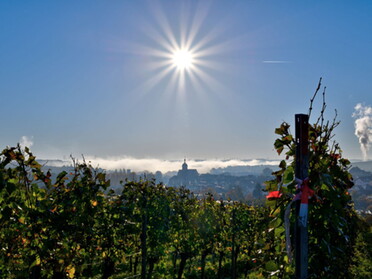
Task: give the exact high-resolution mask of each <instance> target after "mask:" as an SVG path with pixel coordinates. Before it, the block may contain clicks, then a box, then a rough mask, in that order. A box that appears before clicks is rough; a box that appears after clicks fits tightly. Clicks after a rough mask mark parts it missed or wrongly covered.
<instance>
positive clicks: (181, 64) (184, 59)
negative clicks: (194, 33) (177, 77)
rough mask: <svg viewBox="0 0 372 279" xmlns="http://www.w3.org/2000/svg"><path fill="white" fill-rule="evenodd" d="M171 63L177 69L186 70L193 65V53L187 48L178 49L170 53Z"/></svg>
mask: <svg viewBox="0 0 372 279" xmlns="http://www.w3.org/2000/svg"><path fill="white" fill-rule="evenodd" d="M172 63H173V65H174V66H175V67H177V69H178V70H180V71H184V70H188V69H190V68H191V67H192V66H193V63H194V57H193V53H192V52H191V51H190V50H188V49H178V50H175V51H174V52H173V54H172Z"/></svg>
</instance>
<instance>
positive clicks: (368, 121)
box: [352, 103, 372, 160]
mask: <svg viewBox="0 0 372 279" xmlns="http://www.w3.org/2000/svg"><path fill="white" fill-rule="evenodd" d="M354 109H355V112H354V113H353V115H352V116H353V117H354V118H355V123H354V126H355V135H356V136H357V137H358V139H359V144H360V149H361V150H362V153H363V160H367V158H368V150H369V148H370V146H371V142H372V107H370V106H364V105H362V104H360V103H359V104H357V105H356V106H355V107H354Z"/></svg>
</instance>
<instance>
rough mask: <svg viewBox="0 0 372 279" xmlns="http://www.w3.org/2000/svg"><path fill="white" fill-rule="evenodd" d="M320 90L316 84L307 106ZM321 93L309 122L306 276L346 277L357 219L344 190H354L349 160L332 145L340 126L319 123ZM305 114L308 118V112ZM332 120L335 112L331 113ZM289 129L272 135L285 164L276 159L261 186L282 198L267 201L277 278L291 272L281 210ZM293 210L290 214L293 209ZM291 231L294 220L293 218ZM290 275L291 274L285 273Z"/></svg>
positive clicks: (288, 186) (287, 186) (290, 167)
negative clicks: (273, 169)
mask: <svg viewBox="0 0 372 279" xmlns="http://www.w3.org/2000/svg"><path fill="white" fill-rule="evenodd" d="M319 88H320V83H319V85H318V88H317V91H316V92H315V94H314V97H313V98H312V99H311V104H310V113H311V110H312V102H313V100H314V98H315V96H316V93H317V92H318V90H319ZM325 107H326V105H325V102H324V92H323V107H322V111H321V115H320V117H319V118H318V120H317V121H316V122H315V123H314V124H309V135H308V136H309V174H308V178H309V181H310V188H311V189H312V190H314V191H315V195H314V197H313V198H312V199H311V200H310V202H309V224H308V231H309V277H310V278H330V277H332V278H350V277H351V274H350V270H349V268H348V267H349V266H350V264H351V255H353V247H354V245H355V241H356V237H357V231H358V226H357V223H358V222H357V220H358V217H357V215H356V212H355V210H354V208H353V203H352V200H351V197H350V195H349V192H348V190H349V189H350V188H351V187H352V186H353V181H352V176H351V174H350V173H349V167H350V162H349V160H347V159H345V158H343V157H342V150H341V148H340V147H339V145H338V144H337V143H335V142H332V138H333V136H334V129H335V128H336V127H337V126H338V124H339V122H338V121H336V117H335V119H334V120H333V121H331V122H329V121H327V122H325V120H324V116H323V114H324V110H325ZM310 113H309V114H310ZM336 116H337V114H336ZM289 128H290V125H289V124H288V123H285V122H284V123H282V124H281V126H280V127H279V128H277V129H276V130H275V133H276V134H278V135H279V138H278V139H277V140H276V141H275V144H274V146H275V149H276V151H277V152H278V154H281V153H283V152H285V155H286V160H283V161H281V163H280V165H279V167H280V170H279V171H277V172H274V173H273V174H274V175H275V178H274V179H273V180H271V181H268V182H267V183H266V190H267V191H280V193H282V195H281V196H280V197H279V198H278V199H276V200H275V201H269V202H268V205H269V206H270V207H271V209H272V217H273V221H272V228H273V229H274V230H275V231H276V232H277V238H276V242H275V244H276V252H277V253H276V255H275V257H273V261H274V262H275V263H276V264H277V266H278V267H280V269H278V273H279V274H281V276H284V274H290V273H288V272H287V271H286V270H285V269H286V267H288V266H289V261H288V258H287V256H286V253H285V237H284V212H285V210H286V208H287V206H288V205H289V203H290V202H291V200H292V198H293V197H294V195H295V194H296V193H297V192H296V191H297V190H296V185H297V183H296V181H295V179H294V178H295V148H296V143H295V139H294V137H293V136H292V134H291V132H290V129H289ZM292 211H294V210H292ZM291 221H292V228H293V223H294V218H293V217H292V219H291ZM290 272H292V271H290Z"/></svg>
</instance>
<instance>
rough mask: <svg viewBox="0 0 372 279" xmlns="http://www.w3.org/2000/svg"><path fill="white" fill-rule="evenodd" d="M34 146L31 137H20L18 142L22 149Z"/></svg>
mask: <svg viewBox="0 0 372 279" xmlns="http://www.w3.org/2000/svg"><path fill="white" fill-rule="evenodd" d="M33 144H34V142H33V137H27V136H22V137H21V140H20V141H19V145H20V146H21V147H22V148H25V147H26V146H27V147H31V146H32V145H33Z"/></svg>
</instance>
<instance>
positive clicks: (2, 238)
mask: <svg viewBox="0 0 372 279" xmlns="http://www.w3.org/2000/svg"><path fill="white" fill-rule="evenodd" d="M337 125H338V123H337V122H336V121H334V122H332V123H330V124H329V123H325V124H324V123H323V120H322V118H320V120H319V121H318V122H317V123H316V124H314V125H311V126H310V132H309V138H310V156H311V157H310V172H309V178H310V186H311V187H312V189H314V190H315V193H316V196H315V198H313V199H311V206H310V219H309V243H310V244H309V246H310V257H309V262H310V275H311V277H313V278H318V277H321V278H329V277H332V278H363V277H365V278H368V277H370V275H371V273H372V271H371V268H370V267H371V261H370V257H368V256H366V255H369V254H370V251H371V228H370V224H368V223H366V222H365V221H363V220H361V219H358V218H357V217H356V214H355V212H354V210H353V207H352V201H351V198H350V195H348V189H349V188H350V187H351V186H352V177H351V175H350V174H349V172H348V167H349V164H350V163H349V162H348V161H347V160H346V159H344V158H342V154H341V149H340V148H339V146H338V145H337V144H333V145H330V144H329V142H330V140H331V139H332V135H333V134H332V133H333V130H334V128H335V127H336V126H337ZM289 128H290V127H289V125H288V124H287V123H283V124H282V125H281V126H280V127H279V128H278V129H277V130H276V133H277V134H278V135H279V136H280V137H279V138H278V140H277V141H276V142H275V148H276V150H277V151H278V153H282V152H285V153H286V155H287V159H286V160H283V161H282V162H281V163H280V169H279V171H277V172H274V175H275V179H274V180H271V181H268V182H267V184H266V189H267V190H269V191H280V194H277V195H276V196H275V197H277V198H276V199H274V200H271V201H268V206H267V207H263V206H250V205H248V204H245V203H242V202H238V201H230V200H227V201H226V200H215V199H214V197H213V195H212V194H208V193H207V194H205V195H203V196H199V197H197V196H196V195H194V194H193V193H192V192H190V190H188V189H186V188H183V187H181V188H172V187H166V186H164V185H162V184H156V183H155V181H153V180H140V181H138V182H130V181H126V182H125V183H124V184H122V187H121V189H120V191H117V193H118V194H116V193H115V192H114V191H112V190H110V188H109V186H110V181H109V180H107V179H106V175H105V173H103V172H101V171H100V170H97V169H94V168H93V167H92V166H91V165H90V164H89V163H87V162H85V161H83V163H78V162H76V161H75V160H73V171H71V172H69V173H68V172H66V171H63V172H61V173H60V174H58V175H57V176H56V179H52V177H54V176H53V175H52V174H51V172H50V171H44V170H43V167H42V166H41V165H40V164H39V163H38V162H37V161H36V158H35V156H34V155H33V154H32V153H31V152H30V150H29V149H28V148H25V149H24V150H23V149H22V148H21V147H20V146H17V147H12V148H6V149H4V150H3V151H2V153H1V157H0V278H126V277H131V276H137V277H138V276H141V277H142V278H179V279H181V278H291V276H292V275H293V272H294V267H293V264H291V263H290V262H289V259H288V257H287V254H286V251H285V237H284V236H285V230H284V226H283V220H284V210H285V208H286V207H287V204H288V203H289V202H290V200H291V199H292V197H293V194H294V193H295V182H294V160H293V159H294V148H295V145H294V139H293V136H292V135H291V133H290V131H289ZM291 160H292V161H291ZM258 186H259V185H258ZM257 188H258V190H259V188H260V187H257ZM293 221H294V218H293V216H292V219H291V222H292V223H293ZM369 256H370V255H369Z"/></svg>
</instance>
